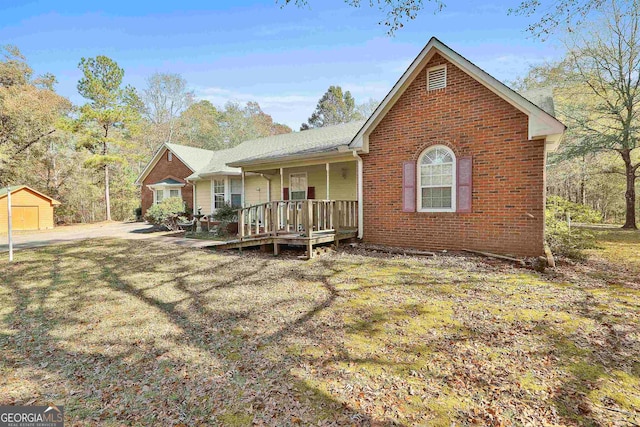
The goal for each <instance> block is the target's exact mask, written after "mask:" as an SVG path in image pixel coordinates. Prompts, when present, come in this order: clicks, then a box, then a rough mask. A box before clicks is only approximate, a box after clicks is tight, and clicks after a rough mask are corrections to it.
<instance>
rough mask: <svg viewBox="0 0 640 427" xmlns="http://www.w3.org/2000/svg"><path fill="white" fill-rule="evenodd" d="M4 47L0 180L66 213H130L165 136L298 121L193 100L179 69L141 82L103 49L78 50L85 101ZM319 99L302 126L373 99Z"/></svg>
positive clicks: (246, 131) (352, 114)
mask: <svg viewBox="0 0 640 427" xmlns="http://www.w3.org/2000/svg"><path fill="white" fill-rule="evenodd" d="M0 55H1V58H0V185H2V186H6V185H17V184H25V185H29V186H31V187H33V188H36V189H38V190H39V191H42V192H44V193H45V194H48V195H50V196H51V197H53V198H56V199H58V200H59V201H61V202H62V205H61V206H60V207H59V208H57V209H56V216H57V219H58V220H59V221H62V222H93V221H100V220H111V219H115V220H124V219H128V218H130V217H132V215H133V212H134V210H135V208H136V207H137V206H138V205H139V203H140V197H139V189H138V188H137V187H136V186H135V185H134V182H135V180H136V178H137V176H138V175H139V174H140V173H141V171H142V169H143V168H144V166H145V165H146V163H147V162H148V161H149V160H150V159H151V157H152V156H153V154H154V152H155V150H156V149H157V148H158V147H159V146H160V144H162V143H164V142H172V143H177V144H183V145H189V146H193V147H198V148H204V149H208V150H221V149H225V148H230V147H233V146H235V145H238V144H240V143H241V142H243V141H247V140H251V139H256V138H260V137H264V136H269V135H277V134H282V133H289V132H291V131H292V130H291V128H289V127H288V126H286V125H284V124H281V123H277V122H275V121H274V120H273V118H272V117H271V116H270V115H269V114H267V113H265V112H264V111H263V110H262V108H261V107H260V105H259V104H258V103H257V102H254V101H250V102H247V103H245V104H240V103H238V102H232V101H230V102H227V103H226V104H225V105H224V106H223V107H218V106H215V105H213V104H212V103H211V102H209V101H207V100H197V99H196V97H195V94H194V93H193V91H191V90H189V88H188V84H187V82H186V80H185V79H184V78H182V77H181V76H180V75H179V74H172V73H155V74H153V75H151V76H149V78H148V79H147V81H146V86H145V87H144V88H143V89H142V90H137V89H136V88H134V87H132V86H129V85H125V84H124V83H123V80H124V74H125V71H124V69H122V68H121V67H120V66H119V65H118V64H117V63H116V62H115V61H114V60H113V59H111V58H108V57H106V56H96V57H95V58H82V59H81V60H80V63H79V64H78V68H79V69H80V71H81V72H82V77H81V79H80V80H79V81H78V84H77V89H78V93H79V94H80V95H81V96H82V97H83V98H84V99H85V100H86V102H85V103H84V104H83V105H73V104H72V103H71V102H70V101H69V100H68V99H67V98H65V97H63V96H61V95H60V94H58V93H56V91H55V84H56V79H55V77H54V76H53V75H51V74H45V75H43V76H34V72H33V70H32V68H31V67H30V66H29V63H28V61H27V59H26V58H25V57H24V55H22V54H21V52H20V50H19V49H18V48H17V47H15V46H4V47H2V48H0ZM334 94H337V95H339V96H338V97H336V96H334ZM326 98H330V99H329V100H327V99H326ZM323 99H324V101H323V100H321V102H319V104H318V107H317V109H316V111H315V112H314V115H313V116H312V118H310V120H309V123H308V124H305V126H304V128H305V129H307V128H310V127H320V126H328V125H332V124H337V123H341V122H346V121H351V120H358V119H361V118H363V117H364V115H365V114H368V113H367V111H368V110H369V109H371V108H372V106H373V107H374V106H375V105H377V103H376V102H375V101H373V100H369V101H368V102H366V103H364V104H361V105H356V104H355V101H354V99H353V97H352V96H351V94H350V93H349V92H348V91H347V92H345V93H343V91H342V89H341V88H340V87H339V86H331V87H330V88H329V90H328V91H327V93H326V94H325V95H324V96H323ZM345 101H346V102H345Z"/></svg>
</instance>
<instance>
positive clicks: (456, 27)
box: [0, 0, 561, 130]
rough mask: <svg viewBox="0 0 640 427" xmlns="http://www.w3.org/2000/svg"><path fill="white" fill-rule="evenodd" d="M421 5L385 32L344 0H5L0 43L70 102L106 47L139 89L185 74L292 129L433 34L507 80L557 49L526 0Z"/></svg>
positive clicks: (369, 90) (369, 86) (385, 85)
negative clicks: (51, 78)
mask: <svg viewBox="0 0 640 427" xmlns="http://www.w3.org/2000/svg"><path fill="white" fill-rule="evenodd" d="M99 3H102V4H101V5H98V4H99ZM363 3H364V4H366V5H368V3H369V2H368V0H363ZM425 3H426V4H425V10H423V11H422V13H421V14H420V16H419V17H418V19H416V20H414V21H410V22H408V23H407V25H406V26H405V27H404V28H403V29H401V30H399V31H398V32H397V34H396V35H395V36H394V37H389V36H387V35H386V31H385V28H384V27H383V26H380V25H377V23H378V21H380V20H381V19H383V18H384V16H383V14H382V13H381V12H379V11H378V10H377V9H375V8H369V7H368V6H363V7H360V8H352V7H349V6H347V5H346V4H345V3H344V1H342V0H309V5H308V6H306V7H301V8H298V7H296V6H292V5H289V6H286V7H284V8H281V7H280V5H279V4H276V2H275V1H274V0H262V1H259V0H253V1H252V0H238V1H224V2H223V1H211V0H183V1H175V0H174V1H164V0H156V1H137V0H128V1H122V0H111V1H109V2H100V1H88V0H79V1H70V0H67V1H65V0H55V1H54V0H32V1H25V0H0V43H1V44H6V43H9V44H14V45H17V46H18V47H19V48H20V49H21V50H22V52H23V53H24V54H25V55H26V56H27V59H28V60H29V62H30V64H31V65H32V66H33V68H34V69H35V71H36V72H37V73H45V72H51V73H53V74H55V75H56V77H57V78H58V80H59V84H58V86H57V89H58V91H59V92H60V93H61V94H63V95H65V96H68V97H69V98H70V99H71V100H72V101H73V102H75V103H82V102H83V100H82V98H81V97H80V96H79V95H78V94H77V91H76V83H77V81H78V79H79V77H80V73H79V71H78V68H77V65H78V62H79V60H80V58H81V57H92V56H96V55H107V56H109V57H111V58H113V59H115V60H116V61H117V62H118V63H119V65H120V66H121V67H123V68H124V69H125V80H126V82H127V83H130V84H132V85H134V86H136V87H137V88H139V89H142V88H143V87H144V85H145V79H146V78H147V77H148V76H149V75H150V74H152V73H153V72H156V71H159V72H172V73H179V74H181V75H182V76H183V77H184V78H185V79H186V80H187V81H188V83H189V85H190V87H191V88H192V89H193V90H194V91H195V93H196V96H197V97H198V98H200V99H209V100H210V101H212V102H213V103H214V104H216V105H222V104H224V103H225V102H226V101H227V100H237V101H242V102H244V101H248V100H255V101H258V102H259V103H260V105H261V106H262V108H263V110H264V111H265V112H267V113H269V114H271V115H272V116H273V118H274V120H276V121H278V122H282V123H286V124H288V125H289V126H291V127H292V128H294V129H295V130H297V129H298V127H299V126H300V123H302V122H303V121H305V120H306V118H307V117H308V116H309V115H310V114H311V112H312V111H313V109H314V107H315V104H316V102H317V100H318V98H319V97H320V96H321V95H322V94H323V93H324V91H325V90H326V89H327V87H328V86H329V85H332V84H338V85H341V86H342V87H343V88H344V89H346V90H350V91H351V92H352V94H353V95H354V97H355V98H356V101H358V102H364V101H365V100H367V99H368V98H375V99H378V100H380V99H382V98H383V97H384V95H385V94H386V93H387V92H388V90H389V89H390V88H391V86H393V84H394V83H395V81H396V80H397V79H398V78H399V77H400V75H401V74H402V72H403V71H404V69H405V68H406V67H407V66H408V64H409V63H410V62H411V60H413V58H414V57H415V56H416V55H417V54H418V53H419V52H420V50H421V49H422V47H423V46H424V45H425V44H426V43H427V41H428V40H429V38H430V37H431V36H436V37H438V38H440V40H442V41H443V42H444V43H446V44H448V45H449V46H451V47H452V48H453V49H455V50H457V51H458V52H460V53H461V54H462V55H464V56H465V57H467V58H468V59H470V60H471V61H473V62H475V63H476V64H477V65H478V66H480V67H481V68H483V69H485V70H486V71H488V72H489V73H490V74H492V75H493V76H495V77H496V78H498V79H500V80H503V81H510V80H513V79H515V78H516V77H518V76H521V75H523V74H525V73H526V71H527V69H528V67H529V66H530V65H532V64H538V63H541V62H543V61H546V60H551V59H554V58H557V57H558V56H559V55H560V53H561V52H560V51H559V50H558V49H557V48H556V47H554V45H552V44H551V43H550V42H544V43H543V42H540V41H538V40H536V39H532V38H530V37H529V36H528V34H527V33H526V32H525V31H524V30H525V28H526V24H527V22H528V19H527V18H523V17H517V16H508V15H507V9H508V8H509V7H513V6H517V4H518V3H519V0H507V1H504V2H495V3H491V2H463V1H456V0H450V1H446V3H447V7H446V8H445V9H444V10H443V11H442V12H440V13H434V8H433V6H432V5H430V4H429V3H428V2H427V1H426V0H425Z"/></svg>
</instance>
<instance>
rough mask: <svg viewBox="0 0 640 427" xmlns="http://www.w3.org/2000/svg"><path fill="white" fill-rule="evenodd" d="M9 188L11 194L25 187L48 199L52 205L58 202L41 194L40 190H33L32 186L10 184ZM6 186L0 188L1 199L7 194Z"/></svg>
mask: <svg viewBox="0 0 640 427" xmlns="http://www.w3.org/2000/svg"><path fill="white" fill-rule="evenodd" d="M9 189H10V190H11V194H13V193H15V192H16V191H19V190H22V189H27V190H29V191H31V192H33V193H35V194H36V195H38V196H40V197H42V198H44V199H48V200H50V201H51V204H53V205H59V204H60V202H59V201H57V200H56V199H54V198H52V197H49V196H47V195H46V194H43V193H41V192H39V191H38V190H34V189H33V188H31V187H29V186H26V185H12V186H10V187H9ZM7 193H8V192H7V187H4V188H0V199H2V198H3V197H6V196H7Z"/></svg>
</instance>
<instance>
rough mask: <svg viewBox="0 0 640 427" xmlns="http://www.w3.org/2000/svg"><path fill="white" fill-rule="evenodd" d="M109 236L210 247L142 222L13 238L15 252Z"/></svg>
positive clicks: (2, 248)
mask: <svg viewBox="0 0 640 427" xmlns="http://www.w3.org/2000/svg"><path fill="white" fill-rule="evenodd" d="M102 237H112V238H119V239H129V240H138V239H154V240H156V241H157V240H160V241H166V242H167V243H175V244H179V245H182V246H189V247H204V246H209V245H211V244H212V242H210V241H206V240H194V239H184V238H179V237H170V236H167V233H162V232H153V233H151V232H150V226H149V224H146V223H144V222H102V223H97V224H78V225H70V226H64V227H57V228H54V229H53V230H43V231H33V232H17V233H14V235H13V248H14V250H19V249H29V248H38V247H42V246H48V245H53V244H57V243H64V242H71V241H78V240H85V239H96V238H102ZM8 250H9V241H8V238H7V234H6V232H5V233H4V234H2V235H0V253H1V252H6V251H8Z"/></svg>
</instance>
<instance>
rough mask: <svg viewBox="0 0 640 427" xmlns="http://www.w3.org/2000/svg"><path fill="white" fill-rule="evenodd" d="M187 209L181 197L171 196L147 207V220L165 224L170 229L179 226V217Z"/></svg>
mask: <svg viewBox="0 0 640 427" xmlns="http://www.w3.org/2000/svg"><path fill="white" fill-rule="evenodd" d="M184 211H185V208H184V202H183V201H182V199H181V198H180V197H169V198H168V199H164V200H163V201H161V202H160V203H158V204H156V205H153V206H151V207H150V208H149V209H147V215H146V216H145V220H147V222H149V223H150V224H153V225H156V226H164V227H166V228H168V229H169V230H175V229H176V228H177V220H178V217H179V216H180V215H181V214H183V213H184Z"/></svg>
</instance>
